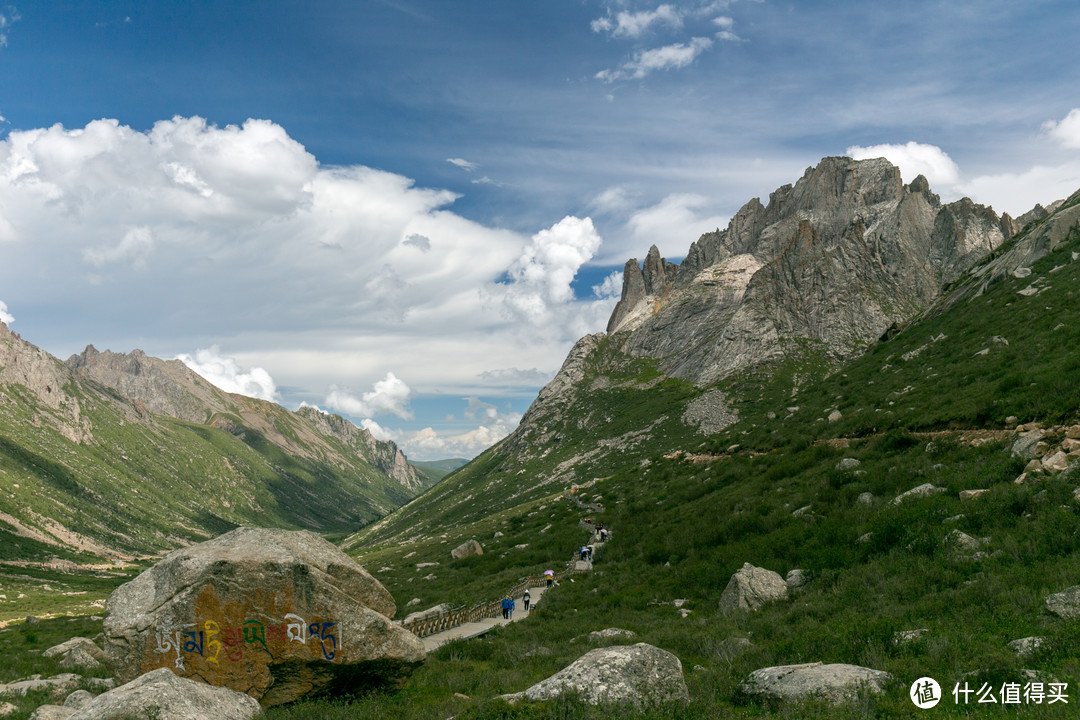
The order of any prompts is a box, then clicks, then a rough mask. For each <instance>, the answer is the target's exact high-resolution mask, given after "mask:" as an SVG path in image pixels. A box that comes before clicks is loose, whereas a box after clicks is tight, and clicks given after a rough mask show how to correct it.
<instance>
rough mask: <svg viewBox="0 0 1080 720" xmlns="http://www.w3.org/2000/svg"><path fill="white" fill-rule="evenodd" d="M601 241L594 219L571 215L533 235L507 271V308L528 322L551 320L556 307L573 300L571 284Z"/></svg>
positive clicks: (505, 298)
mask: <svg viewBox="0 0 1080 720" xmlns="http://www.w3.org/2000/svg"><path fill="white" fill-rule="evenodd" d="M601 242H602V241H601V239H600V235H599V234H598V233H597V232H596V228H594V227H593V223H592V219H591V218H584V219H582V218H577V217H572V216H567V217H565V218H563V219H562V220H560V221H559V222H557V223H556V224H555V225H552V226H551V227H550V228H548V229H546V230H541V231H540V232H538V233H537V234H535V235H533V237H532V242H531V243H529V245H528V246H526V247H525V249H524V250H523V252H522V253H521V256H520V257H518V259H517V260H516V261H515V262H514V264H513V265H511V267H510V270H509V272H508V275H509V277H510V279H511V282H510V283H509V284H507V285H506V286H505V291H504V293H503V300H504V302H505V304H506V306H507V307H508V308H510V309H511V310H512V311H513V313H514V314H515V315H517V316H519V317H521V318H522V319H524V320H526V321H528V322H533V323H537V322H543V321H545V320H547V319H549V318H550V315H551V312H552V311H553V309H554V308H556V307H558V306H561V305H565V304H566V303H568V302H570V301H572V300H573V299H574V290H573V288H572V287H571V286H570V283H571V282H572V281H573V279H574V276H575V275H577V271H578V269H579V268H580V267H581V266H582V265H584V264H585V263H586V262H588V261H589V260H590V259H591V258H592V256H593V255H594V254H595V253H596V251H597V250H598V249H599V248H600V243H601Z"/></svg>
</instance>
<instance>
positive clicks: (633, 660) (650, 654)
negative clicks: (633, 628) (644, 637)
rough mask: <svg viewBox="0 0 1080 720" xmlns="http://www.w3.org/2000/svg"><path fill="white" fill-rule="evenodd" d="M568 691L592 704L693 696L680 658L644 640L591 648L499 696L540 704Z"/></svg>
mask: <svg viewBox="0 0 1080 720" xmlns="http://www.w3.org/2000/svg"><path fill="white" fill-rule="evenodd" d="M567 693H574V694H576V696H577V697H578V699H580V700H581V701H583V702H586V703H589V704H590V705H597V704H599V703H614V704H623V703H626V704H630V705H634V706H635V707H644V706H647V705H658V704H663V703H669V702H688V701H689V699H690V694H689V691H688V690H687V689H686V680H685V679H684V678H683V671H682V663H681V662H679V658H677V657H675V656H674V655H672V654H671V653H669V652H668V651H667V650H661V649H660V648H658V647H653V646H652V645H647V644H646V643H638V644H637V645H618V646H614V647H606V648H599V649H597V650H592V651H590V652H587V653H585V654H584V655H582V656H581V657H580V658H578V659H577V660H575V661H574V662H573V663H571V664H570V665H569V666H567V667H565V668H563V669H562V670H560V671H559V672H557V673H555V674H554V675H552V676H551V677H549V678H547V679H546V680H541V681H540V682H538V683H537V684H535V685H533V686H532V687H531V688H529V689H528V690H523V691H521V692H519V693H513V694H511V695H503V696H501V697H502V698H503V699H504V700H506V701H508V702H510V703H516V702H518V701H521V700H531V701H533V702H542V701H545V700H552V699H555V698H558V697H561V696H563V695H565V694H567Z"/></svg>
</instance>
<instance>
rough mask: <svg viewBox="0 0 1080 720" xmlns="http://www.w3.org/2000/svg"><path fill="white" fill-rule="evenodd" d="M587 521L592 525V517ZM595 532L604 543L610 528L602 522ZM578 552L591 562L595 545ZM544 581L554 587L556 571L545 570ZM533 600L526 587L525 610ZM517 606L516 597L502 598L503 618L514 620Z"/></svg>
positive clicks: (586, 519) (548, 585)
mask: <svg viewBox="0 0 1080 720" xmlns="http://www.w3.org/2000/svg"><path fill="white" fill-rule="evenodd" d="M585 523H586V524H588V525H592V518H585ZM595 534H596V537H597V539H598V540H599V541H600V542H602V543H604V542H607V540H608V530H607V528H605V527H604V524H603V523H600V524H599V525H597V526H596V533H595ZM578 553H579V554H580V555H581V559H582V560H587V561H589V562H592V559H593V546H592V545H582V546H581V548H579V549H578ZM544 582H545V583H546V584H547V587H552V586H553V585H554V584H555V571H554V570H545V571H544ZM531 602H532V598H531V597H530V595H529V589H528V588H525V593H524V594H523V595H522V596H521V604H522V605H523V606H524V607H525V612H529V604H530V603H531ZM516 607H517V603H516V602H515V601H514V598H512V597H510V596H509V595H507V596H505V597H504V598H503V599H502V616H503V620H512V619H513V617H514V609H515V608H516Z"/></svg>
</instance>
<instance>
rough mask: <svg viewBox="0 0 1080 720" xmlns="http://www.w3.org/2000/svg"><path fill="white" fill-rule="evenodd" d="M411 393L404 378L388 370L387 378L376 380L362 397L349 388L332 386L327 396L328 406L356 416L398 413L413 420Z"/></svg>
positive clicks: (400, 416)
mask: <svg viewBox="0 0 1080 720" xmlns="http://www.w3.org/2000/svg"><path fill="white" fill-rule="evenodd" d="M411 394H412V390H411V389H410V388H409V386H408V385H406V384H405V382H404V381H403V380H401V379H399V378H398V377H397V376H396V375H394V373H392V372H388V373H386V377H385V378H383V379H382V380H379V381H377V382H375V384H374V386H373V388H372V389H371V390H370V391H368V392H366V393H364V394H363V395H362V396H360V397H356V396H355V395H352V394H351V393H349V392H348V391H347V390H340V389H338V388H337V387H331V388H330V393H329V394H328V395H327V396H326V406H327V407H329V408H330V409H332V410H336V411H338V412H342V413H345V414H346V415H352V416H354V417H364V416H371V415H397V416H398V417H399V418H402V419H403V420H412V419H413V413H412V411H411V410H410V409H409V397H410V395H411Z"/></svg>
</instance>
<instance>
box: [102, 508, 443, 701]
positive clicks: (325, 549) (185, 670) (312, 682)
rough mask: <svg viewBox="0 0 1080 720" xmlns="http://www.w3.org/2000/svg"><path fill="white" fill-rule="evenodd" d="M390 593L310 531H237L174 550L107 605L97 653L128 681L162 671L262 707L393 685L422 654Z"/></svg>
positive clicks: (421, 646) (119, 676)
mask: <svg viewBox="0 0 1080 720" xmlns="http://www.w3.org/2000/svg"><path fill="white" fill-rule="evenodd" d="M395 610H396V608H395V605H394V600H393V598H392V597H391V596H390V593H388V592H387V591H386V589H385V588H384V587H383V586H382V585H381V584H380V583H379V582H378V581H377V580H375V579H374V578H373V577H371V576H370V575H369V574H368V573H367V572H366V571H365V570H364V569H363V568H362V567H360V566H359V565H357V564H356V562H355V561H354V560H352V558H350V557H348V556H347V555H345V554H344V553H343V552H341V551H340V550H339V549H337V548H336V547H335V546H333V545H331V544H330V543H328V542H326V541H325V540H323V539H322V538H320V537H318V536H317V535H315V534H313V533H310V532H306V531H300V532H290V531H285V530H262V529H254V528H238V529H236V530H233V531H232V532H230V533H227V534H225V535H222V536H221V537H218V538H215V539H214V540H210V541H207V542H204V543H201V544H199V545H194V546H191V547H188V548H183V549H181V550H177V551H175V552H173V553H170V554H169V555H168V556H166V557H165V558H164V559H163V560H162V561H160V562H159V563H158V564H157V565H155V566H154V567H152V568H150V569H149V570H147V571H145V572H143V573H142V574H141V575H139V576H138V577H137V578H135V579H134V580H132V581H131V582H128V583H126V584H124V585H122V586H121V587H119V588H118V589H117V590H116V591H115V592H113V594H112V595H110V596H109V600H108V603H107V605H106V613H107V617H106V618H105V622H104V629H105V655H106V658H107V660H108V661H109V663H110V664H111V665H112V667H113V669H114V671H115V672H116V676H117V678H118V679H120V680H121V681H124V682H127V681H130V680H132V679H134V678H135V677H137V676H139V675H141V674H143V673H146V672H149V671H150V670H153V669H156V668H160V667H165V668H169V669H171V670H172V671H173V672H175V673H176V674H178V675H180V676H182V677H190V678H196V679H199V680H202V681H204V682H207V683H210V684H212V685H220V686H224V687H229V688H233V689H235V690H239V691H242V692H246V693H247V694H249V695H251V696H252V697H254V698H256V699H257V700H259V702H260V703H261V704H262V705H263V706H270V705H277V704H281V703H286V702H291V701H293V700H295V699H297V698H299V697H302V696H307V695H317V694H322V693H333V692H334V691H335V690H337V689H339V688H351V689H354V690H355V688H356V687H357V686H368V685H385V686H391V687H392V686H396V685H398V684H400V683H402V682H404V679H405V678H406V677H407V676H408V675H409V674H410V673H411V672H412V670H413V669H414V668H415V667H417V666H418V665H419V664H420V663H422V662H423V660H424V650H423V645H422V644H421V642H420V641H419V640H418V639H417V638H416V636H415V635H413V634H412V633H410V632H408V631H407V630H405V629H403V628H401V627H400V626H398V625H396V624H394V623H393V622H391V621H390V620H389V618H390V617H393V615H394V612H395Z"/></svg>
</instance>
